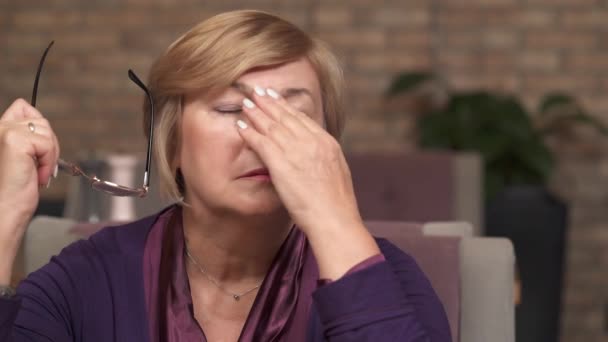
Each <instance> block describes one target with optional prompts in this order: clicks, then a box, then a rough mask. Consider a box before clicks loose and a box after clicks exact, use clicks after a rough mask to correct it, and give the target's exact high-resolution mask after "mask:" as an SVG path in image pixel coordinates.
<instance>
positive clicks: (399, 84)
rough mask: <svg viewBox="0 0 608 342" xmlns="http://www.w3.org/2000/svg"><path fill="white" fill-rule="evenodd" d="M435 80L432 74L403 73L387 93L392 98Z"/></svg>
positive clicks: (394, 80)
mask: <svg viewBox="0 0 608 342" xmlns="http://www.w3.org/2000/svg"><path fill="white" fill-rule="evenodd" d="M434 79H435V76H434V75H433V74H432V73H430V72H402V73H400V74H398V75H397V76H396V77H395V78H394V79H393V81H392V82H391V84H390V86H389V87H388V90H387V91H386V96H387V97H391V96H395V95H397V94H401V93H404V92H408V91H410V90H412V89H414V88H416V87H418V86H419V85H421V84H422V83H424V82H426V81H431V80H434Z"/></svg>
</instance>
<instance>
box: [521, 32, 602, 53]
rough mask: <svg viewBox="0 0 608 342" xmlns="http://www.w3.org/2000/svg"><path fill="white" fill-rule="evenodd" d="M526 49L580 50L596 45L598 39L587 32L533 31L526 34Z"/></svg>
mask: <svg viewBox="0 0 608 342" xmlns="http://www.w3.org/2000/svg"><path fill="white" fill-rule="evenodd" d="M524 42H525V46H526V48H537V49H538V48H555V49H580V48H591V47H594V46H596V45H597V44H598V37H597V36H595V35H594V34H589V33H588V32H571V31H560V30H552V31H533V32H528V33H526V36H525V38H524Z"/></svg>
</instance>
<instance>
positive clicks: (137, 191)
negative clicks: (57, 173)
mask: <svg viewBox="0 0 608 342" xmlns="http://www.w3.org/2000/svg"><path fill="white" fill-rule="evenodd" d="M54 43H55V42H54V41H52V42H51V43H50V44H49V46H47V48H46V50H44V54H43V55H42V58H41V59H40V64H38V71H37V72H36V80H35V81H34V90H33V91H32V102H31V104H32V106H34V107H36V96H37V94H38V81H39V80H40V73H41V72H42V66H43V65H44V60H45V59H46V55H47V54H48V52H49V50H50V49H51V46H53V44H54ZM129 79H130V80H131V81H133V83H135V84H137V86H139V87H140V88H141V89H142V90H143V91H144V92H145V93H146V95H147V97H148V101H149V104H150V127H149V135H148V152H147V155H146V169H145V171H144V182H143V186H142V187H140V188H131V187H127V186H122V185H118V184H115V183H112V182H109V181H104V180H101V179H99V178H97V176H94V175H88V174H86V173H85V172H84V171H82V169H81V168H80V167H78V166H77V165H76V164H74V163H70V162H66V161H65V160H63V159H61V158H60V159H58V160H57V166H58V168H59V170H61V171H63V172H66V173H68V174H70V175H72V176H81V177H84V178H85V179H86V180H87V181H88V182H89V183H90V184H91V187H92V188H93V189H95V190H99V191H103V192H105V193H108V194H110V195H113V196H137V197H144V196H146V194H147V193H148V189H149V187H150V162H151V159H152V135H153V133H154V101H153V100H152V95H151V94H150V91H149V90H148V88H147V87H146V86H145V85H144V83H143V82H142V81H141V80H140V79H139V78H138V77H137V75H135V73H134V72H133V71H132V70H131V69H129Z"/></svg>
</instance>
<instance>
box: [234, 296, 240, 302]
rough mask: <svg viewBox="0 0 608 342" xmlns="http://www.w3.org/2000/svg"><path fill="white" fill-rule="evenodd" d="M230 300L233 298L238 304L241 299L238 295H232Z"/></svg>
mask: <svg viewBox="0 0 608 342" xmlns="http://www.w3.org/2000/svg"><path fill="white" fill-rule="evenodd" d="M232 298H234V300H236V301H237V302H238V301H239V300H240V299H241V296H239V295H232Z"/></svg>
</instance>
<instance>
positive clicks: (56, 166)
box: [53, 164, 59, 178]
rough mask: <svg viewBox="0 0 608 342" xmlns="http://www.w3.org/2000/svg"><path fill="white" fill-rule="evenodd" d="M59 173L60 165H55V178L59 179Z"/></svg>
mask: <svg viewBox="0 0 608 342" xmlns="http://www.w3.org/2000/svg"><path fill="white" fill-rule="evenodd" d="M57 173H59V165H57V164H55V169H54V170H53V178H57Z"/></svg>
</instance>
